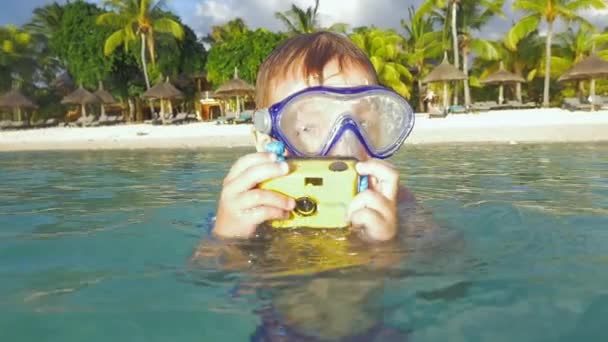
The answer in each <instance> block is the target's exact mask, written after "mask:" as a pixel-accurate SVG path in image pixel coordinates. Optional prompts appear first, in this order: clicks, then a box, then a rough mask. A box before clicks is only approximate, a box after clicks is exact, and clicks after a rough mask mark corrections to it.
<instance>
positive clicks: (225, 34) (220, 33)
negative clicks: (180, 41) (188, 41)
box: [203, 18, 249, 44]
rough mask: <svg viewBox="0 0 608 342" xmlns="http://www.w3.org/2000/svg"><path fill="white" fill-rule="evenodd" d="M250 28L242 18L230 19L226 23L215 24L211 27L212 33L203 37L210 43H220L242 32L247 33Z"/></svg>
mask: <svg viewBox="0 0 608 342" xmlns="http://www.w3.org/2000/svg"><path fill="white" fill-rule="evenodd" d="M248 30H249V29H248V28H247V25H245V22H244V21H243V19H241V18H236V19H233V20H230V21H229V22H227V23H226V24H224V25H214V26H212V27H211V33H209V34H208V35H207V37H205V38H203V41H205V42H206V43H210V44H215V43H220V42H224V41H228V40H231V39H234V38H236V37H238V36H240V35H242V34H245V33H246V32H247V31H248Z"/></svg>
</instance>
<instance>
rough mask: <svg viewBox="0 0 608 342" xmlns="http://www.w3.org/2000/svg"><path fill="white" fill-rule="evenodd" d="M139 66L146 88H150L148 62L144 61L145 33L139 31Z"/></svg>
mask: <svg viewBox="0 0 608 342" xmlns="http://www.w3.org/2000/svg"><path fill="white" fill-rule="evenodd" d="M140 36H141V66H142V68H143V71H144V78H145V79H146V89H150V78H149V77H148V64H147V63H146V35H145V34H143V33H141V34H140Z"/></svg>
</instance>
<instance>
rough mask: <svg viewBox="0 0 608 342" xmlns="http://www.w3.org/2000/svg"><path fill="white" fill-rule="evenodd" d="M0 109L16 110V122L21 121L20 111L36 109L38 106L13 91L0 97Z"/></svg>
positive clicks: (16, 91) (15, 90)
mask: <svg viewBox="0 0 608 342" xmlns="http://www.w3.org/2000/svg"><path fill="white" fill-rule="evenodd" d="M0 107H2V108H11V109H14V110H16V112H17V121H21V109H37V108H38V105H36V104H35V103H34V102H33V101H32V100H30V99H28V98H27V97H25V95H23V94H22V93H21V92H20V91H19V90H17V89H13V90H11V91H9V92H8V93H6V94H4V95H3V96H2V97H0Z"/></svg>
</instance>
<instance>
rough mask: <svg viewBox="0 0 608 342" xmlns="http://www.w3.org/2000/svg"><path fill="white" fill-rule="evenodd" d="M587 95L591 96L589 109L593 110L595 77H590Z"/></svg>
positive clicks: (594, 104)
mask: <svg viewBox="0 0 608 342" xmlns="http://www.w3.org/2000/svg"><path fill="white" fill-rule="evenodd" d="M589 93H590V94H589V97H590V98H591V111H595V106H596V102H595V79H593V78H592V79H591V84H590V85H589Z"/></svg>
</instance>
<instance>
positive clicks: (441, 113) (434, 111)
mask: <svg viewBox="0 0 608 342" xmlns="http://www.w3.org/2000/svg"><path fill="white" fill-rule="evenodd" d="M446 116H448V111H447V110H445V109H444V110H442V108H439V107H431V108H429V119H432V118H445V117H446Z"/></svg>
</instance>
